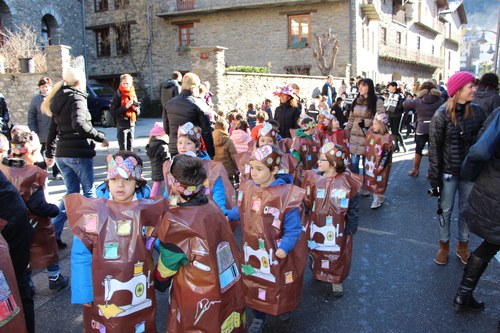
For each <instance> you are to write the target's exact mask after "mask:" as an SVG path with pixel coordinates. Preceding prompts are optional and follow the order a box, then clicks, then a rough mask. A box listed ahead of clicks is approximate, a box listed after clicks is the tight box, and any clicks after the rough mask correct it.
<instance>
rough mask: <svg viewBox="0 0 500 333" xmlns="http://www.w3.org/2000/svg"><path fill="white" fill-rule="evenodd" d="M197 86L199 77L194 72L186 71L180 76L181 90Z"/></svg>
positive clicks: (192, 88)
mask: <svg viewBox="0 0 500 333" xmlns="http://www.w3.org/2000/svg"><path fill="white" fill-rule="evenodd" d="M199 86H200V78H199V76H198V75H196V74H195V73H186V74H185V75H184V76H183V77H182V90H190V91H193V90H194V89H196V88H198V87H199Z"/></svg>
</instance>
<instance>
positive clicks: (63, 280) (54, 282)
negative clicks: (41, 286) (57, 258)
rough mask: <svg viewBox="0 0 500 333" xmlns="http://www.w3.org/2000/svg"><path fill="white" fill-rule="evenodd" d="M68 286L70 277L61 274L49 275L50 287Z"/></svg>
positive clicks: (61, 287)
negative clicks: (54, 276) (53, 276)
mask: <svg viewBox="0 0 500 333" xmlns="http://www.w3.org/2000/svg"><path fill="white" fill-rule="evenodd" d="M67 286H68V278H67V277H64V276H62V275H61V274H59V275H58V276H57V277H56V278H52V277H49V289H52V290H55V289H63V288H66V287H67Z"/></svg>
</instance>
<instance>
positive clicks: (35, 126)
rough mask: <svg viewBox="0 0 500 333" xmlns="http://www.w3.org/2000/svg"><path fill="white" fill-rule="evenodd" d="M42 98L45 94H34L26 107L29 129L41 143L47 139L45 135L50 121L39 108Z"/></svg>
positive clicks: (47, 132) (43, 98)
mask: <svg viewBox="0 0 500 333" xmlns="http://www.w3.org/2000/svg"><path fill="white" fill-rule="evenodd" d="M44 100H45V96H44V95H42V94H38V95H36V96H34V97H33V99H32V100H31V104H30V107H29V109H28V127H29V128H30V130H32V131H33V132H35V133H36V134H38V137H39V138H40V142H41V143H45V142H46V141H47V135H48V134H49V127H50V122H51V118H50V117H49V116H47V115H46V114H43V113H42V110H41V106H42V103H43V101H44Z"/></svg>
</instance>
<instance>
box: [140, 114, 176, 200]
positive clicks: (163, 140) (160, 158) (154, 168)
mask: <svg viewBox="0 0 500 333" xmlns="http://www.w3.org/2000/svg"><path fill="white" fill-rule="evenodd" d="M167 140H168V135H167V134H165V130H164V129H163V123H162V122H159V121H157V122H155V124H154V126H153V128H152V129H151V131H150V132H149V143H148V144H147V145H146V154H147V155H148V157H149V160H150V162H151V178H152V180H153V188H152V189H151V196H152V197H156V196H158V195H160V191H161V184H162V182H163V171H162V167H163V162H165V161H166V160H167V159H170V155H169V153H168V144H167Z"/></svg>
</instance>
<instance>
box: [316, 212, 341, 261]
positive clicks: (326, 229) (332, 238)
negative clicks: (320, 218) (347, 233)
mask: <svg viewBox="0 0 500 333" xmlns="http://www.w3.org/2000/svg"><path fill="white" fill-rule="evenodd" d="M316 233H319V234H321V235H323V237H324V239H325V240H324V242H323V243H317V242H316V241H314V234H316ZM342 236H343V235H342V233H339V225H337V226H334V225H333V218H332V217H331V216H327V217H326V222H325V225H324V226H323V227H318V226H317V225H316V224H315V223H314V222H312V223H311V229H310V233H309V239H310V240H309V241H308V246H309V248H310V249H311V250H316V251H322V252H339V251H340V246H338V245H337V243H336V240H337V237H342Z"/></svg>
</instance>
